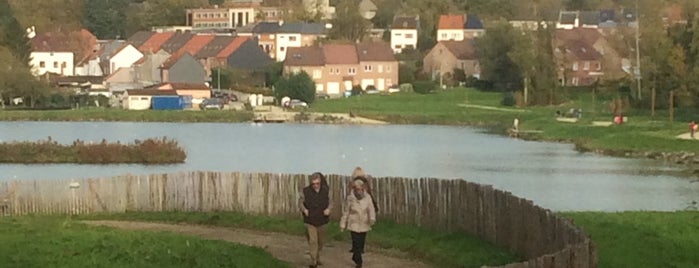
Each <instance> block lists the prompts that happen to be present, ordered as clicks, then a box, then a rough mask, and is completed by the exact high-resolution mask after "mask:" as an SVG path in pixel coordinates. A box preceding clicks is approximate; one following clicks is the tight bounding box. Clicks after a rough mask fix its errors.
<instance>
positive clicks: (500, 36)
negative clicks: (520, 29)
mask: <svg viewBox="0 0 699 268" xmlns="http://www.w3.org/2000/svg"><path fill="white" fill-rule="evenodd" d="M486 32H487V33H488V34H486V35H484V36H483V37H481V38H478V39H476V51H477V54H478V62H479V63H480V66H481V76H482V77H483V79H485V80H489V81H492V82H493V83H494V87H495V89H497V90H502V91H514V90H519V89H521V88H522V81H523V79H522V72H521V70H520V68H519V66H517V64H515V62H514V61H513V60H512V58H511V57H510V52H511V51H513V49H514V45H515V34H514V28H512V26H511V25H510V24H509V23H508V22H507V21H504V20H499V21H496V22H494V23H493V24H492V25H491V26H490V27H488V28H487V29H486Z"/></svg>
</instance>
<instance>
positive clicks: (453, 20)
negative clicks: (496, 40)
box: [437, 14, 485, 42]
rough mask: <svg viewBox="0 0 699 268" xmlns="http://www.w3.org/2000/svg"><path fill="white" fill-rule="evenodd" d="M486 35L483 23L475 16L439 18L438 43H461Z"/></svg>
mask: <svg viewBox="0 0 699 268" xmlns="http://www.w3.org/2000/svg"><path fill="white" fill-rule="evenodd" d="M484 33H485V29H484V28H483V22H482V21H481V20H480V18H478V16H477V15H475V14H468V15H463V14H462V15H451V14H450V15H441V16H439V24H438V26H437V42H439V41H448V40H453V41H461V40H464V39H470V38H476V37H479V36H481V35H483V34H484Z"/></svg>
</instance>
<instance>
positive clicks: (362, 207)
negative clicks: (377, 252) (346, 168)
mask: <svg viewBox="0 0 699 268" xmlns="http://www.w3.org/2000/svg"><path fill="white" fill-rule="evenodd" d="M358 178H359V177H358ZM375 222H376V211H375V210H374V203H373V202H372V199H371V195H369V194H367V193H366V184H365V183H364V180H361V179H355V180H354V181H353V183H352V193H351V194H349V195H347V198H346V199H345V205H344V206H343V208H342V218H341V219H340V231H344V230H349V231H350V232H351V237H352V261H354V263H355V265H356V266H355V267H357V268H361V267H362V264H363V263H364V260H363V259H362V253H364V243H365V242H366V234H367V232H369V231H371V226H372V225H374V223H375Z"/></svg>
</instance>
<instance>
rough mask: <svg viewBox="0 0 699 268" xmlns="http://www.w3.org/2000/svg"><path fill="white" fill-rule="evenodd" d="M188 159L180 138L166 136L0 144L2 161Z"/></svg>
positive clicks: (163, 161) (153, 161)
mask: <svg viewBox="0 0 699 268" xmlns="http://www.w3.org/2000/svg"><path fill="white" fill-rule="evenodd" d="M185 158H186V154H185V152H184V149H182V147H180V145H179V144H178V143H177V141H175V140H172V139H168V138H166V137H163V138H160V139H153V138H150V139H146V140H143V141H138V140H137V141H134V143H131V144H121V143H120V142H116V143H108V142H107V141H106V140H102V142H100V143H86V142H84V141H81V140H76V141H74V142H73V143H72V144H70V145H64V144H59V143H57V142H56V141H54V140H52V139H51V137H49V138H48V139H47V140H45V141H37V142H3V143H0V162H1V163H27V164H32V163H79V164H113V163H141V164H170V163H183V162H184V160H185Z"/></svg>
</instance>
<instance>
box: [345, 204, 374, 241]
mask: <svg viewBox="0 0 699 268" xmlns="http://www.w3.org/2000/svg"><path fill="white" fill-rule="evenodd" d="M375 222H376V211H375V210H374V203H373V201H372V200H371V195H368V194H365V195H364V198H362V199H357V198H356V197H355V196H354V194H350V195H348V196H347V198H346V199H345V205H344V206H343V207H342V218H341V219H340V229H341V230H345V229H347V230H350V231H352V232H356V233H364V232H368V231H371V226H372V225H374V223H375Z"/></svg>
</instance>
